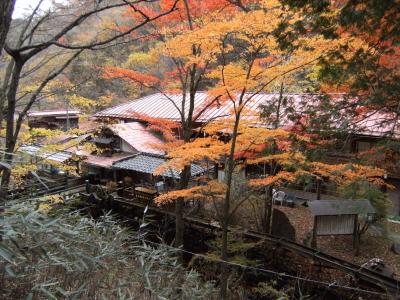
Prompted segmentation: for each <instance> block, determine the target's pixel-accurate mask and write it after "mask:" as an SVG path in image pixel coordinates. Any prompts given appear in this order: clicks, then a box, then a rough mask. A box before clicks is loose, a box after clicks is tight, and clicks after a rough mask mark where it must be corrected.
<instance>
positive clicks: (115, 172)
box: [113, 169, 117, 182]
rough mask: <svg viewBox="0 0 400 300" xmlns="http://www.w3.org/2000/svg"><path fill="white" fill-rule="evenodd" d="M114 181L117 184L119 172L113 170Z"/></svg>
mask: <svg viewBox="0 0 400 300" xmlns="http://www.w3.org/2000/svg"><path fill="white" fill-rule="evenodd" d="M113 180H114V182H117V170H115V169H114V170H113Z"/></svg>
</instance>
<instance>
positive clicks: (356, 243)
mask: <svg viewBox="0 0 400 300" xmlns="http://www.w3.org/2000/svg"><path fill="white" fill-rule="evenodd" d="M353 248H354V250H355V251H354V254H355V255H356V256H358V255H359V254H360V239H359V234H358V215H354V229H353Z"/></svg>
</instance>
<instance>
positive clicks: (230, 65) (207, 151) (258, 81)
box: [159, 1, 362, 299]
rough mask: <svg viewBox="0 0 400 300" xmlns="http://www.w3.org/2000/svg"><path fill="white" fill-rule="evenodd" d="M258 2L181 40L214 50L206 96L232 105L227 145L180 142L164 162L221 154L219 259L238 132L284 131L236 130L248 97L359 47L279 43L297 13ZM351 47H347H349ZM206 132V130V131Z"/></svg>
mask: <svg viewBox="0 0 400 300" xmlns="http://www.w3.org/2000/svg"><path fill="white" fill-rule="evenodd" d="M258 4H259V6H258V8H256V9H254V10H249V11H241V12H238V13H236V14H235V15H234V16H233V17H232V18H226V17H220V18H218V16H216V17H215V18H214V19H213V21H212V22H210V23H209V24H207V25H205V26H204V27H203V28H199V29H198V30H196V31H195V32H193V33H192V34H190V33H188V34H186V35H185V37H184V41H186V42H187V41H193V43H195V42H196V41H199V40H201V41H202V45H203V47H205V46H206V47H207V49H213V51H215V55H216V61H217V62H218V63H217V64H216V66H214V67H213V68H212V70H210V71H209V72H207V74H206V76H207V78H210V79H212V80H213V82H215V84H214V87H213V88H212V89H210V90H209V94H210V95H212V96H214V97H219V101H220V102H223V103H224V104H225V105H228V106H230V107H231V108H232V113H231V115H232V116H233V119H232V120H231V121H230V122H231V123H230V124H228V125H227V124H224V125H223V127H220V128H219V129H220V130H221V131H222V132H223V131H224V130H229V136H230V141H229V143H228V144H224V143H223V142H222V141H219V142H216V141H215V140H214V141H212V137H209V138H204V139H202V140H199V141H195V142H193V143H190V144H184V145H182V147H180V148H179V149H178V150H176V151H179V150H180V154H176V151H174V152H170V153H169V156H170V157H174V155H176V156H177V157H176V159H172V161H171V162H170V163H169V164H170V165H174V164H177V165H175V167H179V163H182V162H184V163H183V165H187V164H188V163H189V161H192V160H197V159H200V158H201V157H207V158H208V159H215V156H217V157H220V155H218V153H219V154H220V153H221V152H220V150H222V152H223V153H224V154H225V155H226V163H225V173H226V175H225V192H224V197H223V198H224V200H223V203H224V204H223V211H222V213H221V215H222V220H221V226H222V231H223V235H222V249H221V258H222V259H223V260H226V259H227V245H228V243H227V238H228V236H227V233H228V226H229V219H230V214H231V207H230V206H231V202H232V201H231V189H232V180H233V173H234V170H235V167H236V163H235V162H236V157H235V155H236V153H237V152H240V151H241V150H243V149H242V147H244V149H247V148H248V147H249V145H248V143H246V139H245V137H246V138H247V140H249V141H253V139H249V138H248V137H247V136H246V134H244V132H245V131H246V130H251V131H252V133H253V135H254V137H256V138H260V140H258V141H257V142H254V144H255V145H258V146H259V144H264V143H271V141H270V140H269V139H270V138H271V137H274V136H276V137H277V136H280V135H282V137H285V136H286V137H287V134H286V132H285V131H283V130H282V129H275V130H267V129H261V128H252V127H251V126H249V124H247V126H246V128H247V129H241V126H240V125H241V123H246V121H247V120H248V119H249V118H251V116H252V115H253V116H254V114H255V113H254V112H251V111H248V109H247V107H248V106H249V104H250V103H251V102H252V99H253V98H254V96H255V95H257V94H259V93H260V92H263V91H264V90H265V89H266V88H267V87H268V86H269V85H270V84H271V83H273V82H274V81H275V80H277V79H279V78H283V77H284V76H285V75H287V74H290V73H291V72H294V71H296V70H298V69H302V68H304V67H306V66H309V65H312V64H315V63H316V62H317V61H319V60H320V59H321V57H323V55H324V54H325V53H326V52H327V51H328V50H331V49H334V48H335V47H340V45H341V43H343V42H346V43H348V44H353V43H354V44H355V45H362V41H360V40H357V39H354V38H350V37H349V36H344V37H343V40H341V39H338V40H336V41H335V42H328V41H327V40H326V39H324V38H323V37H322V36H321V35H316V34H312V35H303V36H299V37H298V38H297V39H296V40H293V41H292V43H291V46H290V47H288V46H287V45H284V47H282V43H281V41H280V40H279V37H277V36H276V35H275V30H276V29H277V28H278V27H279V26H280V24H282V22H283V21H285V22H287V24H289V26H287V27H286V28H285V30H284V31H282V32H280V34H281V35H282V34H285V33H287V34H288V33H289V32H290V29H291V26H295V25H296V24H297V22H298V21H299V20H301V15H299V14H297V13H294V12H291V11H289V10H287V9H286V8H285V7H283V6H281V5H280V3H279V1H259V3H258ZM182 43H183V42H181V43H180V44H182ZM216 49H217V50H216ZM353 49H354V48H351V47H350V48H349V51H352V50H353ZM256 123H257V122H256ZM256 123H255V124H256ZM208 133H209V134H211V133H212V130H211V132H208ZM196 145H197V146H198V147H197V148H196ZM199 147H200V148H201V149H199ZM216 149H217V150H216ZM214 151H216V152H214ZM291 157H292V158H295V157H297V156H291ZM268 159H269V160H275V161H277V162H279V160H280V159H288V156H286V155H282V154H280V153H276V154H272V156H270V157H268ZM281 163H282V162H281ZM181 167H182V165H181ZM299 172H300V171H299ZM283 176H285V177H287V176H288V174H287V173H285V172H282V173H281V174H276V175H275V176H272V177H271V178H269V179H267V180H266V181H258V182H259V183H260V182H263V184H271V183H273V182H274V180H279V178H282V177H283ZM274 178H275V179H274ZM289 178H290V177H289ZM202 189H203V190H204V189H205V188H204V187H194V188H192V189H191V190H190V191H176V192H174V193H173V194H172V195H173V196H174V197H177V196H179V195H180V196H184V195H185V194H186V195H188V194H193V193H196V192H198V191H199V190H202ZM170 195H171V194H170ZM167 199H168V195H165V196H163V197H162V198H160V199H159V201H165V200H167ZM226 284H227V271H226V269H225V270H224V271H223V273H222V278H221V298H223V299H225V298H226Z"/></svg>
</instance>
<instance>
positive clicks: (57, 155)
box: [18, 145, 73, 162]
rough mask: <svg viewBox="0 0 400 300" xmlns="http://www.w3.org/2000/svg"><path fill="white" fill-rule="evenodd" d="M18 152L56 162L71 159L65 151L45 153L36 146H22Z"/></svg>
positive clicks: (69, 154) (41, 148)
mask: <svg viewBox="0 0 400 300" xmlns="http://www.w3.org/2000/svg"><path fill="white" fill-rule="evenodd" d="M18 151H19V152H23V153H26V154H28V155H31V156H36V157H40V158H43V159H48V160H52V161H56V162H64V161H66V160H68V159H70V158H71V157H72V155H73V154H72V153H70V152H66V151H57V152H51V151H45V150H43V147H41V146H36V145H23V146H21V147H20V148H19V149H18Z"/></svg>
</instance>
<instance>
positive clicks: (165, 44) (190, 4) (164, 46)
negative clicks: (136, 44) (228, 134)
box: [104, 0, 254, 246]
mask: <svg viewBox="0 0 400 300" xmlns="http://www.w3.org/2000/svg"><path fill="white" fill-rule="evenodd" d="M170 2H171V1H170V0H168V1H167V0H165V1H161V2H160V8H162V7H165V6H168V5H169V3H170ZM233 2H235V3H233ZM236 2H238V3H239V2H241V1H226V0H218V1H215V0H206V1H196V0H183V1H180V2H179V3H178V5H177V8H178V9H177V10H176V11H175V12H174V13H171V14H170V15H169V16H168V18H164V19H162V20H160V21H159V22H156V23H152V24H151V26H156V27H157V33H158V34H156V35H155V36H154V37H153V39H152V40H151V42H150V45H151V46H150V47H149V49H142V50H141V51H137V49H136V51H134V52H133V53H132V54H131V55H130V56H129V59H128V61H127V66H128V67H129V69H126V68H121V67H115V66H107V67H105V68H104V71H105V76H106V78H124V79H126V80H128V82H131V83H134V84H135V85H136V86H139V87H144V88H146V89H150V90H152V91H157V92H159V93H161V94H162V95H163V96H164V98H165V99H166V101H171V102H172V103H174V107H175V109H176V111H177V112H178V113H179V116H180V120H179V121H178V123H179V124H180V127H181V130H182V136H181V137H180V138H181V143H188V142H190V141H192V139H193V135H194V129H195V128H196V127H197V124H196V122H197V121H198V120H199V119H200V118H202V117H203V116H204V114H205V113H206V112H207V109H209V108H210V107H212V106H213V105H216V103H217V102H218V99H219V98H220V95H217V94H215V95H210V96H209V97H208V98H209V99H208V100H207V101H205V102H204V103H203V104H202V105H199V104H197V102H196V93H197V92H198V91H200V90H201V89H204V88H205V87H207V86H208V85H210V82H211V81H212V80H213V79H212V78H210V77H207V76H206V74H207V73H208V72H209V71H210V70H211V69H212V67H213V66H215V64H216V60H217V57H218V55H217V54H218V52H219V49H218V48H216V47H215V44H213V43H210V40H209V39H203V37H202V34H203V32H204V28H207V25H208V24H210V23H212V22H213V20H214V19H215V18H218V17H219V18H221V17H224V18H227V19H229V18H231V17H232V16H233V15H234V14H235V13H237V11H238V9H237V7H236V5H234V4H238V3H236ZM250 2H254V1H247V0H246V1H243V3H250ZM133 13H134V11H133V10H132V9H129V10H128V12H127V14H128V15H132V14H133ZM152 13H155V12H152ZM132 17H135V15H133V16H132ZM199 31H200V33H199ZM160 69H161V70H162V72H160ZM172 94H179V95H180V96H181V97H182V102H181V103H179V104H178V105H177V104H176V103H175V102H174V99H173V98H174V97H173V96H171V95H172ZM142 117H143V116H142ZM142 119H143V118H142ZM147 119H148V118H147ZM145 120H146V118H145ZM175 146H176V144H175V143H173V144H172V147H171V148H170V149H166V150H167V152H168V150H171V149H174V147H175ZM190 168H191V167H190V164H188V165H185V166H183V167H182V172H181V174H180V179H179V183H178V189H186V188H187V186H188V183H189V179H190V173H191V170H190ZM175 215H176V222H175V223H176V231H175V244H176V246H182V245H183V234H184V223H183V198H178V199H176V201H175Z"/></svg>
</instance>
